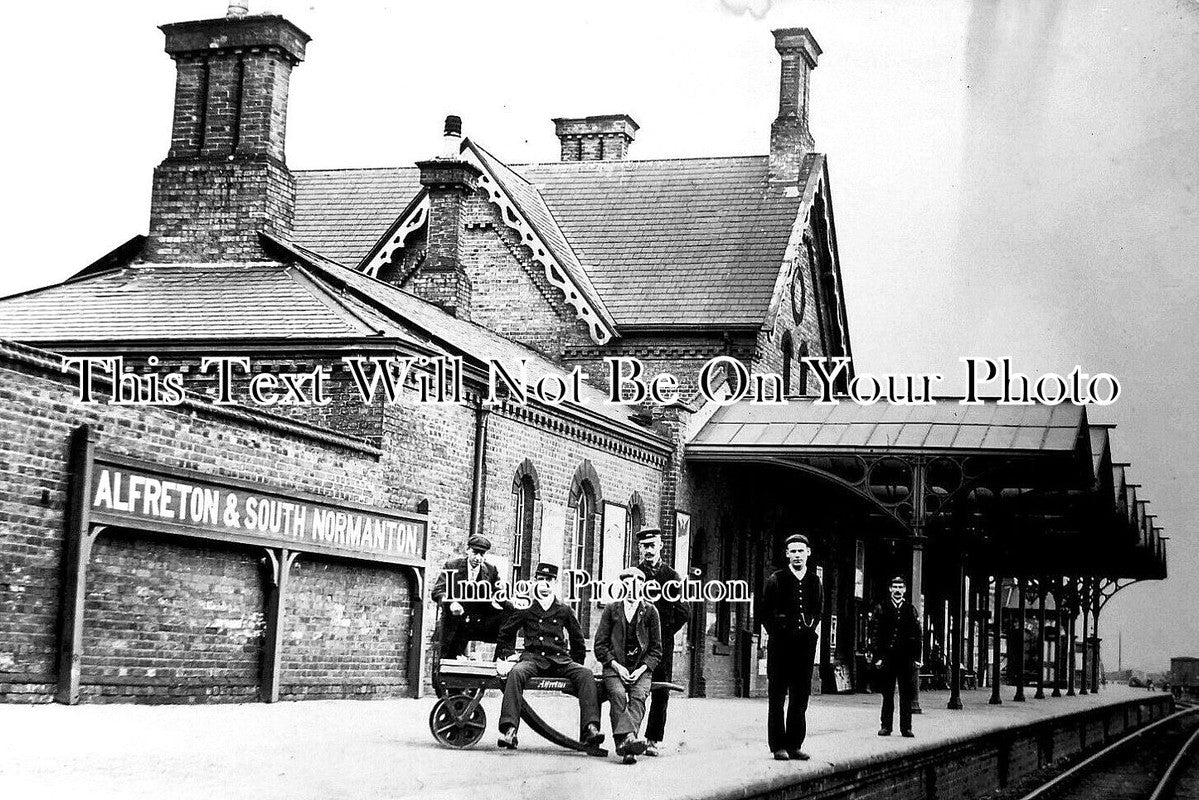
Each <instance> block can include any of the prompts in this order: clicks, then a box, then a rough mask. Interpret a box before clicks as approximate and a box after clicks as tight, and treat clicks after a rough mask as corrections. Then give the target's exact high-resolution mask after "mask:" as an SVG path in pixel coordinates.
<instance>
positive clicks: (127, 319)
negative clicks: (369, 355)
mask: <svg viewBox="0 0 1199 800" xmlns="http://www.w3.org/2000/svg"><path fill="white" fill-rule="evenodd" d="M375 336H381V337H393V338H401V339H405V340H408V341H416V340H414V339H412V337H411V336H410V334H409V333H408V332H407V331H406V330H405V329H404V328H402V327H401V326H399V325H397V324H395V323H394V322H392V321H391V320H389V319H388V318H387V317H386V316H384V315H382V314H380V313H378V312H377V311H375V310H374V309H372V308H370V307H369V306H368V305H366V304H364V303H362V302H360V301H358V300H356V299H354V298H350V297H339V296H338V295H336V294H335V293H332V292H330V291H329V290H328V289H327V288H326V287H325V286H324V285H322V284H321V283H320V282H319V281H317V280H314V279H313V278H312V276H310V275H308V274H307V273H306V272H305V271H304V270H302V269H300V268H298V267H295V266H286V265H284V264H278V263H259V264H130V265H128V266H125V267H122V268H119V269H112V270H109V271H107V272H102V273H99V274H95V275H90V276H88V277H86V278H83V279H79V280H70V281H67V282H65V283H60V284H57V285H54V286H48V287H46V288H43V289H38V290H35V291H32V292H26V293H24V294H19V295H14V296H12V297H8V298H5V299H4V300H3V301H0V338H7V339H15V340H17V341H22V342H64V341H77V340H109V341H137V340H153V339H182V340H187V339H194V340H201V339H247V338H269V339H287V338H296V339H322V338H329V339H346V338H355V339H356V338H366V337H375Z"/></svg>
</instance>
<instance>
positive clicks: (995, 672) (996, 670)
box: [988, 575, 1003, 706]
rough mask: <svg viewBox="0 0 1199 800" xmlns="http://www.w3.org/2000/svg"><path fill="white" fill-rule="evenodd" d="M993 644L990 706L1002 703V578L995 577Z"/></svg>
mask: <svg viewBox="0 0 1199 800" xmlns="http://www.w3.org/2000/svg"><path fill="white" fill-rule="evenodd" d="M994 606H995V623H994V625H995V642H994V644H993V645H992V646H991V699H990V700H989V701H988V702H989V703H990V705H993V706H997V705H1000V704H1001V703H1003V698H1001V697H1000V696H999V686H1000V684H1002V683H1003V669H1002V667H1003V665H1002V664H1001V663H1000V660H999V659H1000V655H1001V654H1000V649H999V648H1000V647H1001V646H1002V645H1003V577H1002V576H1000V575H996V576H995V599H994Z"/></svg>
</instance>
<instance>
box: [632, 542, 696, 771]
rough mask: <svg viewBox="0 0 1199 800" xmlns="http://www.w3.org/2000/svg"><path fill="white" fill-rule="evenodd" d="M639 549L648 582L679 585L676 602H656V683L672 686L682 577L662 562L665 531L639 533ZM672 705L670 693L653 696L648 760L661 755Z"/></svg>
mask: <svg viewBox="0 0 1199 800" xmlns="http://www.w3.org/2000/svg"><path fill="white" fill-rule="evenodd" d="M637 549H638V551H639V552H640V555H641V562H640V563H639V564H638V565H637V567H638V569H640V570H641V571H642V572H643V573H645V579H646V581H647V582H648V581H657V582H658V585H659V586H660V587H662V586H666V584H667V583H668V582H670V581H674V582H675V584H674V585H675V587H676V591H675V593H672V594H671V596H672V597H675V598H676V599H675V600H668V599H667V598H665V597H659V598H658V599H657V600H656V601H655V602H654V607H655V608H656V609H658V620H659V622H660V623H661V625H662V660H661V661H659V662H658V666H657V667H655V668H654V671H653V675H652V678H651V679H652V680H654V681H666V682H670V681H672V680H674V636H675V634H676V633H678V632H679V631H680V630H682V628H683V626H684V625H686V624H687V616H688V612H687V605H686V604H685V603H683V602H682V601H681V600H678V599H677V598H678V597H679V596H680V595H679V593H680V592H681V591H682V587H683V582H682V579H681V578H680V577H679V573H678V572H676V571H675V570H674V568H672V567H671V566H670V565H669V564H667V563H666V562H665V561H663V560H662V530H661V529H660V528H642V529H641V530H640V531H639V532H638V533H637ZM669 702H670V690H669V689H656V690H654V691H653V692H652V693H651V694H650V700H649V720H648V721H647V722H646V723H645V739H646V748H645V754H646V755H647V756H656V755H658V745H660V744H661V743H662V738H663V736H664V735H665V733H666V705H667V703H669Z"/></svg>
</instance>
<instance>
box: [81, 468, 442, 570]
mask: <svg viewBox="0 0 1199 800" xmlns="http://www.w3.org/2000/svg"><path fill="white" fill-rule="evenodd" d="M88 505H89V517H90V519H91V521H92V522H94V523H102V524H109V525H119V526H122V527H131V528H144V529H147V530H152V531H164V532H167V533H175V534H180V535H185V536H196V537H199V538H205V539H219V540H224V541H232V542H240V543H243V544H259V545H263V546H266V547H287V548H290V549H293V550H299V551H307V552H318V553H327V554H330V555H344V556H350V557H355V558H363V559H366V560H372V561H390V562H397V563H410V564H422V565H423V562H424V559H425V555H426V547H427V541H426V540H427V536H426V531H427V523H426V521H425V520H424V519H423V518H422V517H421V515H415V514H414V515H405V514H402V513H398V512H393V511H387V510H379V509H368V508H364V507H360V506H356V505H351V504H341V503H337V502H333V501H328V500H323V499H320V498H315V497H313V496H311V495H307V494H305V495H299V496H297V495H289V494H284V493H283V492H279V491H275V490H272V489H269V488H267V487H263V486H259V485H257V484H252V483H249V482H244V481H236V482H224V481H221V482H218V481H213V480H210V479H207V478H206V477H204V476H201V475H198V474H194V473H190V472H189V473H175V472H168V471H166V470H164V469H163V468H162V467H159V466H157V465H153V464H149V463H145V462H136V461H132V460H129V459H124V458H112V459H110V458H108V457H106V456H102V455H99V454H98V455H97V457H96V460H95V462H94V464H93V466H92V470H91V484H90V487H89V489H88Z"/></svg>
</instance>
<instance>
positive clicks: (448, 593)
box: [432, 534, 504, 660]
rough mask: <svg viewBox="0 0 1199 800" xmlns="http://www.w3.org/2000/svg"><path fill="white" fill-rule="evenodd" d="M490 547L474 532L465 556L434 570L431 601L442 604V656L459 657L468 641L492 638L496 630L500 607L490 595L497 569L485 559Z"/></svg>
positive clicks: (496, 580) (494, 591) (497, 577)
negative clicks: (434, 578) (435, 571)
mask: <svg viewBox="0 0 1199 800" xmlns="http://www.w3.org/2000/svg"><path fill="white" fill-rule="evenodd" d="M490 549H491V540H490V539H488V538H487V537H486V536H482V535H480V534H475V535H474V536H471V537H470V539H469V540H467V542H466V556H465V557H464V558H451V559H450V560H449V561H447V562H445V566H444V567H442V568H441V572H439V573H437V580H436V582H434V584H433V591H432V596H433V601H434V602H436V603H441V604H442V615H441V658H442V659H443V660H444V659H451V658H461V657H462V656H464V655H465V654H466V647H467V645H468V644H469V643H470V642H472V641H480V642H494V641H495V637H496V635H497V634H498V632H499V628H500V620H501V618H502V617H503V614H504V608H503V606H502V605H501V604H500V603H498V602H496V601H495V600H494V599H493V598H495V597H496V596H497V591H498V589H499V585H500V572H499V570H498V569H496V567H495V565H494V564H489V563H487V558H486V555H487V551H488V550H490ZM447 597H448V598H449V600H448V601H447V600H446V598H447ZM458 598H469V599H462V600H459V599H458ZM475 598H478V599H475Z"/></svg>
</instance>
